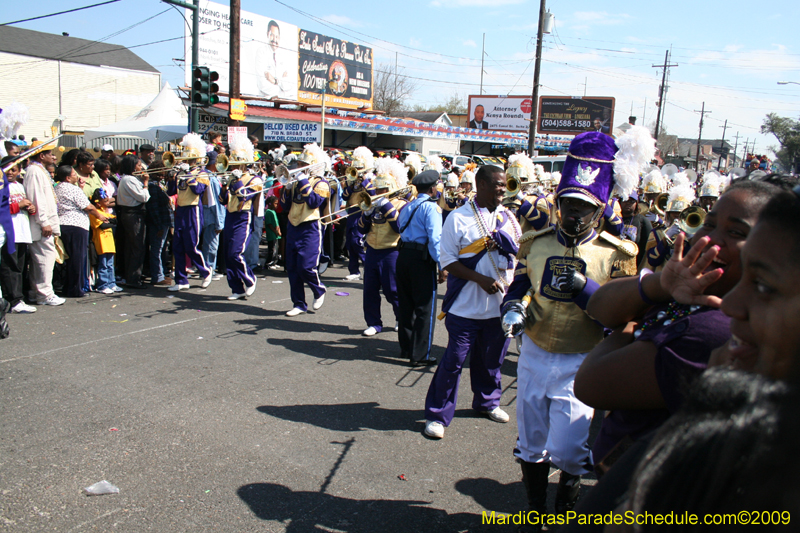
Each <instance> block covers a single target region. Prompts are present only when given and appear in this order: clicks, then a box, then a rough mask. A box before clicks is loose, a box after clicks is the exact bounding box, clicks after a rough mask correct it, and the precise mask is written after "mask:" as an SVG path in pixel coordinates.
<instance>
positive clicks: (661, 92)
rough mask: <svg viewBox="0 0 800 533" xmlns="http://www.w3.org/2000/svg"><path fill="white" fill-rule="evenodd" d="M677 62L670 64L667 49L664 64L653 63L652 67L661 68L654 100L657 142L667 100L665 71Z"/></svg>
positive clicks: (675, 65)
mask: <svg viewBox="0 0 800 533" xmlns="http://www.w3.org/2000/svg"><path fill="white" fill-rule="evenodd" d="M677 66H678V64H677V63H675V64H674V65H671V64H670V62H669V50H667V53H666V54H664V64H663V65H653V68H660V69H663V72H662V74H661V87H659V89H658V101H657V102H656V106H657V107H658V112H657V113H656V131H655V138H656V142H658V136H659V134H660V133H661V131H660V127H661V113H662V111H663V109H664V104H665V103H666V100H667V71H668V70H669V68H670V67H677Z"/></svg>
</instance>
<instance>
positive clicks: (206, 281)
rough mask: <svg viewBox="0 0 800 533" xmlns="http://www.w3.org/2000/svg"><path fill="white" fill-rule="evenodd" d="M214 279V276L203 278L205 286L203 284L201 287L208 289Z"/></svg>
mask: <svg viewBox="0 0 800 533" xmlns="http://www.w3.org/2000/svg"><path fill="white" fill-rule="evenodd" d="M212 277H213V276H212V275H211V274H209V275H208V276H206V277H205V278H203V284H202V285H200V286H201V287H202V288H204V289H205V288H206V287H208V286H209V285H211V279H212Z"/></svg>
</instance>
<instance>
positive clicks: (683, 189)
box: [647, 172, 695, 272]
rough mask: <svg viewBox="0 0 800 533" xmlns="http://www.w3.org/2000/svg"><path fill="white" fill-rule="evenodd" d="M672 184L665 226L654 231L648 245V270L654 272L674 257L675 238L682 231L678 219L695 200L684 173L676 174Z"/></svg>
mask: <svg viewBox="0 0 800 533" xmlns="http://www.w3.org/2000/svg"><path fill="white" fill-rule="evenodd" d="M672 183H673V185H672V188H670V190H669V200H667V209H666V215H665V216H666V220H665V221H664V224H665V225H664V227H662V228H658V229H655V230H653V232H652V233H651V234H650V235H651V237H652V238H651V239H650V240H649V241H648V243H647V268H649V269H650V270H652V271H653V272H658V271H659V270H661V269H663V268H664V265H665V264H666V262H667V261H669V258H670V257H672V246H673V244H674V240H675V237H677V236H678V233H680V231H681V229H680V227H679V226H678V223H677V222H678V217H679V216H680V214H681V211H683V210H684V209H686V208H687V207H689V206H690V205H692V202H694V200H695V193H694V189H693V188H692V185H691V183H689V179H688V178H687V177H686V174H685V173H684V172H681V173H679V174H675V175H674V177H673V180H672Z"/></svg>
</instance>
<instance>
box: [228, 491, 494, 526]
mask: <svg viewBox="0 0 800 533" xmlns="http://www.w3.org/2000/svg"><path fill="white" fill-rule="evenodd" d="M236 492H237V495H238V496H239V498H241V499H242V501H243V502H245V503H246V504H247V505H248V506H249V507H250V510H251V511H252V512H253V513H254V514H255V515H256V516H257V517H258V518H260V519H261V520H274V521H279V522H284V523H286V522H288V524H287V525H286V526H285V527H286V529H285V531H286V532H287V533H306V532H309V533H310V532H314V533H318V532H320V531H343V532H348V533H355V532H362V531H364V532H367V531H368V532H373V531H381V532H388V533H393V532H403V533H406V532H409V531H436V532H439V531H441V532H453V533H455V532H458V531H477V530H479V529H478V528H479V526H480V523H481V516H480V515H479V514H477V515H476V514H468V513H458V514H452V515H451V514H448V513H447V512H446V511H443V510H441V509H434V508H431V507H426V504H428V503H429V502H423V501H413V500H353V499H350V498H342V497H339V496H333V495H330V494H325V493H322V492H307V491H292V490H291V489H289V488H288V487H285V486H283V485H277V484H274V483H250V484H248V485H244V486H242V487H240V488H239V489H238V490H237V491H236Z"/></svg>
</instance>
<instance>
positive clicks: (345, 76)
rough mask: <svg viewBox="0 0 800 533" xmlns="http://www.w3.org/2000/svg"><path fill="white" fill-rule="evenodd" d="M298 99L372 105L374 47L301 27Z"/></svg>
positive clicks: (352, 106)
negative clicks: (323, 98) (323, 96)
mask: <svg viewBox="0 0 800 533" xmlns="http://www.w3.org/2000/svg"><path fill="white" fill-rule="evenodd" d="M297 48H298V50H299V62H298V65H297V75H298V79H299V84H300V87H299V89H298V100H299V101H301V102H303V103H306V104H312V105H321V104H322V95H323V93H324V94H325V105H328V106H332V107H341V108H347V109H359V108H371V107H372V49H371V48H367V47H366V46H361V45H358V44H353V43H350V42H347V41H342V40H341V39H335V38H333V37H326V36H324V35H320V34H319V33H314V32H311V31H307V30H302V29H301V30H300V33H299V36H298V46H297Z"/></svg>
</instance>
